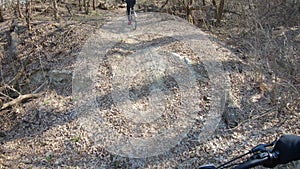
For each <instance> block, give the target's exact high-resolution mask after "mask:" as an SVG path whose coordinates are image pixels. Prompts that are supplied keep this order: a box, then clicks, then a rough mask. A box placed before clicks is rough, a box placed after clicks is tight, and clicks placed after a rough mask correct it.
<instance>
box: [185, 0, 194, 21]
mask: <svg viewBox="0 0 300 169" xmlns="http://www.w3.org/2000/svg"><path fill="white" fill-rule="evenodd" d="M193 5H194V0H188V2H187V3H186V18H187V20H188V21H189V22H190V23H194V12H193V10H194V8H193Z"/></svg>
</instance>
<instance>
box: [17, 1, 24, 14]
mask: <svg viewBox="0 0 300 169" xmlns="http://www.w3.org/2000/svg"><path fill="white" fill-rule="evenodd" d="M17 11H18V17H20V18H23V17H24V16H23V13H22V10H21V3H20V0H17Z"/></svg>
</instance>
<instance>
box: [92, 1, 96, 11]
mask: <svg viewBox="0 0 300 169" xmlns="http://www.w3.org/2000/svg"><path fill="white" fill-rule="evenodd" d="M93 10H96V0H93Z"/></svg>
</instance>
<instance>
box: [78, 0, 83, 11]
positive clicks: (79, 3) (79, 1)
mask: <svg viewBox="0 0 300 169" xmlns="http://www.w3.org/2000/svg"><path fill="white" fill-rule="evenodd" d="M78 5H79V11H81V10H82V8H81V0H78Z"/></svg>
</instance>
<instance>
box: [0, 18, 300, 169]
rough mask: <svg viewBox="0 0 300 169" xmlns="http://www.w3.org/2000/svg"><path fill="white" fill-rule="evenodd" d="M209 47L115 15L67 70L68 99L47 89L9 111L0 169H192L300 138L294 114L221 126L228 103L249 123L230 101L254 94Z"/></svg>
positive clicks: (186, 31)
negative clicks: (293, 133)
mask: <svg viewBox="0 0 300 169" xmlns="http://www.w3.org/2000/svg"><path fill="white" fill-rule="evenodd" d="M118 15H120V13H119V14H118ZM85 23H89V22H88V21H87V22H82V23H81V24H82V25H84V24H85ZM88 28H89V27H87V28H86V29H88ZM76 36H77V35H76ZM212 39H213V38H212V37H210V35H208V34H205V33H204V32H202V31H201V30H200V29H199V28H196V27H194V26H192V25H190V24H189V23H187V22H186V21H185V20H183V19H180V18H177V17H174V16H170V15H166V14H159V13H140V14H138V28H137V30H135V31H133V30H131V29H130V27H129V26H128V25H127V20H126V16H122V17H120V16H118V17H115V18H114V17H113V19H112V21H110V22H108V23H106V24H104V25H103V26H101V27H100V28H99V29H97V30H96V31H95V32H94V33H93V34H91V35H90V37H89V38H88V40H87V41H86V42H85V44H84V46H83V47H82V49H81V51H80V53H79V54H78V55H77V60H76V62H75V63H74V64H72V66H71V67H72V68H73V69H74V70H73V79H72V80H73V82H72V86H71V84H65V85H69V86H68V87H72V91H73V95H72V96H64V95H59V94H57V93H56V92H51V91H48V92H47V93H46V94H45V96H44V97H41V98H39V99H36V100H33V101H31V102H30V103H28V104H25V105H24V107H23V108H22V109H16V110H14V111H13V112H11V117H9V118H11V119H15V120H16V121H18V123H17V124H16V125H15V126H13V127H11V128H9V130H7V131H5V133H4V136H3V137H2V135H0V141H1V147H0V168H59V167H61V168H182V169H185V168H197V167H198V166H200V165H202V164H204V163H215V164H219V163H221V162H224V161H226V160H228V159H230V158H231V157H233V156H235V155H237V154H239V153H241V150H242V151H243V150H245V151H246V150H248V149H249V148H251V147H252V146H254V145H256V144H258V143H262V142H269V141H270V140H273V139H274V137H275V136H278V135H279V134H280V133H282V132H285V131H287V129H289V130H297V131H299V128H297V126H295V125H290V124H295V123H296V121H295V119H297V116H296V115H293V114H291V115H289V118H283V119H284V120H285V121H284V122H282V123H280V125H274V123H275V124H279V122H276V119H274V114H276V112H275V111H273V110H270V109H269V110H267V111H268V112H267V111H266V109H265V108H266V107H264V106H265V105H264V104H262V103H261V102H254V103H251V104H252V105H251V106H252V107H250V106H249V109H246V110H247V111H246V110H245V112H246V113H249V112H250V114H251V115H249V117H252V115H253V116H254V118H256V119H254V120H251V119H247V120H245V121H242V122H241V121H238V122H239V124H240V125H239V126H236V128H232V129H228V128H227V126H226V124H225V123H224V120H221V116H222V115H223V116H224V112H226V111H227V110H228V109H227V107H228V105H230V106H231V108H232V109H230V110H239V113H240V116H242V115H245V114H246V113H245V112H244V110H243V108H241V107H239V106H241V104H242V103H241V102H242V101H236V100H243V99H245V97H246V98H247V97H250V96H248V95H247V94H249V93H250V94H249V95H254V94H256V93H255V92H256V90H255V89H253V88H254V87H253V88H251V86H250V89H249V87H248V88H246V89H245V88H244V86H243V85H242V84H243V83H246V84H247V83H249V84H250V82H251V80H250V77H249V74H248V73H249V72H251V68H249V66H247V65H246V63H243V62H241V61H240V60H239V59H238V58H237V57H236V56H235V55H233V54H232V53H231V52H230V51H229V50H228V49H226V48H224V47H222V45H220V44H221V43H216V42H213V41H212ZM238 68H239V69H238ZM241 72H242V73H241ZM233 77H241V78H240V79H242V80H243V82H242V80H240V79H237V78H236V79H235V78H233ZM236 91H238V92H236ZM243 92H244V93H243ZM253 93H254V94H253ZM236 98H238V99H236ZM263 99H264V98H263ZM263 99H262V100H263ZM263 101H265V100H263ZM234 106H235V107H234ZM248 110H249V111H248ZM254 110H255V111H254ZM260 111H261V112H262V111H263V113H261V112H260ZM256 112H260V114H255V113H256ZM261 114H262V115H261ZM246 115H248V114H246ZM257 115H258V116H257ZM14 117H15V118H14ZM232 117H233V118H235V116H232ZM292 117H294V118H292ZM223 118H224V117H223ZM274 121H275V122H274ZM234 122H235V121H234ZM296 124H297V123H296ZM215 130H216V131H215ZM213 131H215V132H213ZM0 134H1V133H0Z"/></svg>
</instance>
